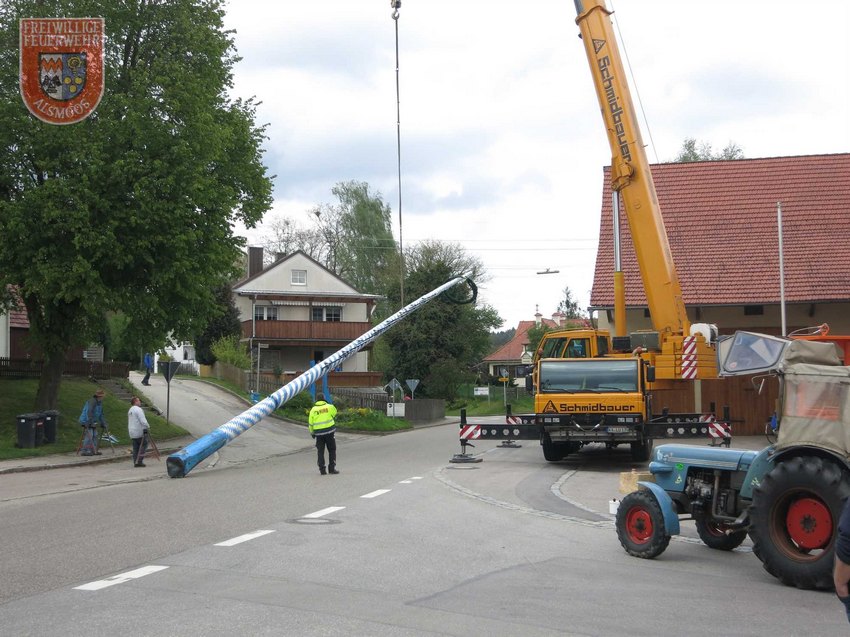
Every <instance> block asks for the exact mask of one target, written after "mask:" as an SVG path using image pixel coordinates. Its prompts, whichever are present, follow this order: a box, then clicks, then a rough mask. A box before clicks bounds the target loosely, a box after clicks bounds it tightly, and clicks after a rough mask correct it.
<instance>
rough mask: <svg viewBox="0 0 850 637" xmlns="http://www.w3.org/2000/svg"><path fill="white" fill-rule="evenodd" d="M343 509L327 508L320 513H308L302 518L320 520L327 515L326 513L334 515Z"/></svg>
mask: <svg viewBox="0 0 850 637" xmlns="http://www.w3.org/2000/svg"><path fill="white" fill-rule="evenodd" d="M344 508H345V507H328V508H327V509H322V510H321V511H315V512H314V513H308V514H307V515H302V516H301V517H303V518H320V517H322V516H323V515H327V514H328V513H334V512H336V511H342V510H343V509H344Z"/></svg>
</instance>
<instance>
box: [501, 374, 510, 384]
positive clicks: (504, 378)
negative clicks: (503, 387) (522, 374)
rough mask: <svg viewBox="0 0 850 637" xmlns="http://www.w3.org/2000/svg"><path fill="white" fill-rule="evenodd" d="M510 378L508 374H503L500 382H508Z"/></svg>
mask: <svg viewBox="0 0 850 637" xmlns="http://www.w3.org/2000/svg"><path fill="white" fill-rule="evenodd" d="M509 380H510V378H508V377H507V376H502V377H501V378H499V382H500V383H506V382H508V381H509Z"/></svg>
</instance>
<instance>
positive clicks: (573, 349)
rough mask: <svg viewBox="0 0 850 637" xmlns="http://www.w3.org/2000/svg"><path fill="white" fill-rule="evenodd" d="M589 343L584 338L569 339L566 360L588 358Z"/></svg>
mask: <svg viewBox="0 0 850 637" xmlns="http://www.w3.org/2000/svg"><path fill="white" fill-rule="evenodd" d="M589 351H590V343H589V342H588V339H586V338H573V339H570V342H569V344H568V345H567V352H566V358H588V352H589Z"/></svg>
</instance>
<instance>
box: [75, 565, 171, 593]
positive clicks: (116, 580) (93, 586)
mask: <svg viewBox="0 0 850 637" xmlns="http://www.w3.org/2000/svg"><path fill="white" fill-rule="evenodd" d="M167 568H168V567H167V566H143V567H142V568H137V569H136V570H134V571H127V572H126V573H121V574H120V575H113V576H112V577H107V578H106V579H102V580H98V581H96V582H89V583H88V584H83V585H82V586H75V587H74V589H75V590H78V591H99V590H100V589H102V588H107V587H109V586H114V585H115V584H123V583H125V582H129V581H130V580H134V579H138V578H140V577H144V576H145V575H150V574H151V573H157V572H159V571H162V570H165V569H167Z"/></svg>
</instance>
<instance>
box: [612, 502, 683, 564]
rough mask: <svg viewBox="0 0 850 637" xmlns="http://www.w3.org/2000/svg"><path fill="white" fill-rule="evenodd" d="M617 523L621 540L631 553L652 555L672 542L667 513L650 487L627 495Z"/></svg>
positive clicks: (644, 555) (641, 555) (627, 551)
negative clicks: (667, 523) (667, 524)
mask: <svg viewBox="0 0 850 637" xmlns="http://www.w3.org/2000/svg"><path fill="white" fill-rule="evenodd" d="M616 526H617V537H618V538H619V539H620V544H622V545H623V548H624V549H626V553H628V554H629V555H634V556H635V557H642V558H645V559H652V558H653V557H658V556H659V555H661V554H662V553H663V552H664V550H665V549H666V548H667V545H668V544H670V535H669V534H668V533H667V529H666V528H665V526H664V514H663V513H662V512H661V507H660V506H659V504H658V501H657V500H656V499H655V496H654V495H652V493H651V492H649V491H646V490H643V489H641V490H639V491H633V492H632V493H630V494H629V495H627V496H626V497H625V498H623V500H622V502H620V506H619V507H618V508H617V522H616Z"/></svg>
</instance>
